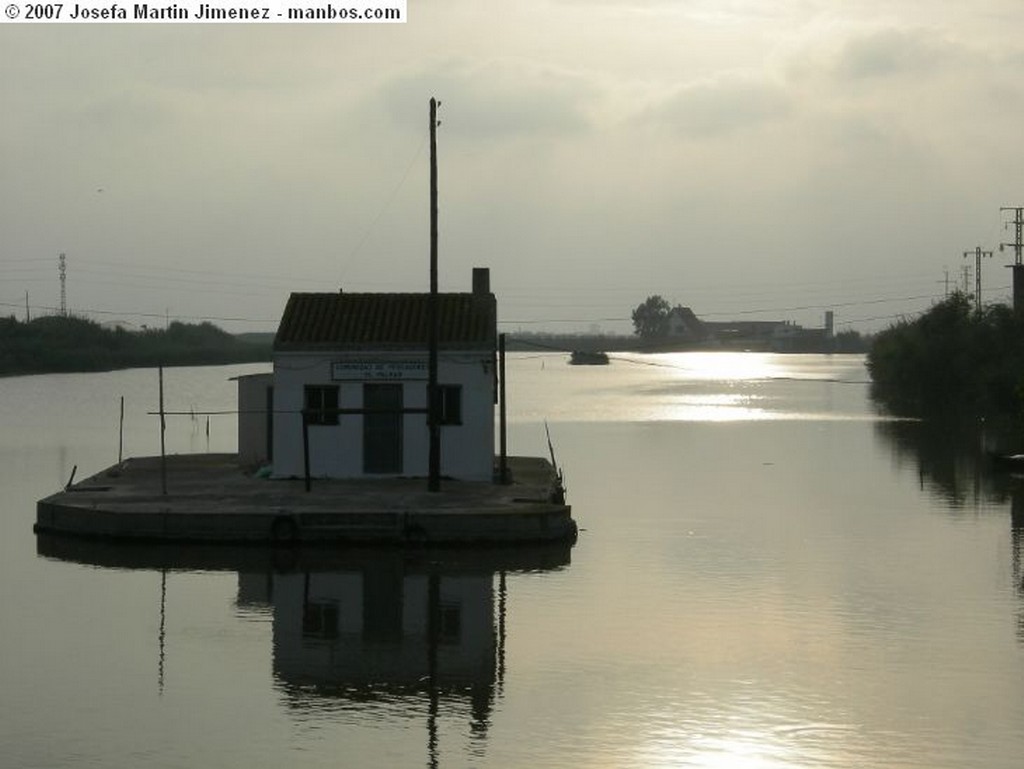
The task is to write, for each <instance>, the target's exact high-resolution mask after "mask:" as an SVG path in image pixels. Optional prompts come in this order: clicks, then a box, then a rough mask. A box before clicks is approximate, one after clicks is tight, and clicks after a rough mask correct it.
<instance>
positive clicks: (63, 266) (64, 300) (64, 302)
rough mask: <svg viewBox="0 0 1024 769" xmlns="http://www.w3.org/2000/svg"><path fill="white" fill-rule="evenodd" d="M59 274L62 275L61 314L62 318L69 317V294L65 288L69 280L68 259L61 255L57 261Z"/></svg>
mask: <svg viewBox="0 0 1024 769" xmlns="http://www.w3.org/2000/svg"><path fill="white" fill-rule="evenodd" d="M57 272H58V273H60V314H61V317H62V318H66V317H67V316H68V294H67V290H66V288H65V285H66V283H67V279H68V266H67V257H66V256H65V255H64V254H63V253H61V255H60V258H59V259H58V260H57Z"/></svg>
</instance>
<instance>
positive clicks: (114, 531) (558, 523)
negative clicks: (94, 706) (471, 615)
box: [35, 454, 576, 545]
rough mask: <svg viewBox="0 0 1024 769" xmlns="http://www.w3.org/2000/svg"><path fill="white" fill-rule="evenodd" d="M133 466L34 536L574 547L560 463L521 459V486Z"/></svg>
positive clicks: (66, 498) (132, 462)
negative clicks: (437, 487) (432, 486)
mask: <svg viewBox="0 0 1024 769" xmlns="http://www.w3.org/2000/svg"><path fill="white" fill-rule="evenodd" d="M166 461H167V494H166V495H164V494H162V493H161V470H160V465H161V461H160V458H159V457H139V458H133V459H128V460H126V461H125V462H123V463H122V464H121V465H119V466H114V467H111V468H108V469H107V470H104V471H103V472H100V473H98V474H97V475H94V476H92V477H91V478H87V479H85V480H83V481H80V482H79V483H76V484H74V485H72V486H70V487H68V488H67V489H65V490H64V491H61V492H58V493H57V494H53V495H51V496H49V497H47V498H45V499H42V500H40V501H39V502H38V503H37V505H36V525H35V531H36V532H37V533H41V534H65V535H77V536H87V537H99V538H112V539H129V540H143V541H145V540H148V541H176V542H233V543H243V542H251V543H256V542H263V543H268V542H269V543H298V542H352V543H374V544H381V543H396V544H399V543H404V544H417V545H449V544H474V543H477V544H482V543H515V542H552V541H567V540H573V539H574V538H575V537H576V523H575V522H574V521H573V519H572V515H571V508H570V507H569V506H568V505H566V504H564V503H561V502H560V501H559V495H558V488H559V487H558V482H557V478H556V475H555V472H554V470H553V468H552V466H551V464H550V463H549V462H548V461H547V460H545V459H542V458H538V457H510V458H509V468H510V471H511V473H510V474H511V477H512V483H510V484H508V485H497V484H490V483H471V482H466V481H454V480H444V481H442V483H441V491H440V492H437V493H430V492H428V491H427V490H426V480H425V479H422V478H409V479H405V478H402V479H383V480H327V479H315V478H314V479H313V482H312V488H311V490H310V491H308V492H307V491H306V490H305V484H304V482H303V480H301V479H296V480H269V479H263V478H259V477H255V476H254V475H252V474H251V473H247V472H246V470H245V468H243V467H242V465H241V464H240V463H239V460H238V457H237V456H236V455H234V454H180V455H172V456H168V457H167V460H166Z"/></svg>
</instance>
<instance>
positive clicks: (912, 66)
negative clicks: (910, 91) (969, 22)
mask: <svg viewBox="0 0 1024 769" xmlns="http://www.w3.org/2000/svg"><path fill="white" fill-rule="evenodd" d="M965 55H966V53H965V51H963V49H961V48H959V47H958V46H956V45H954V44H953V43H951V42H949V41H947V40H945V39H943V38H939V37H936V36H934V35H932V34H931V33H928V32H924V31H918V30H902V29H884V30H879V31H876V32H872V33H870V34H866V35H863V36H861V37H857V38H854V39H852V40H850V41H849V42H848V43H847V44H846V45H845V47H844V48H843V49H842V51H841V52H840V54H839V57H838V59H837V60H836V64H835V69H834V73H835V75H836V77H837V78H839V79H840V80H868V79H873V78H889V77H904V76H907V77H920V76H923V75H931V74H934V73H937V72H939V71H940V70H943V69H945V68H946V67H948V66H950V65H951V64H953V63H955V62H957V61H961V60H963V59H964V58H965Z"/></svg>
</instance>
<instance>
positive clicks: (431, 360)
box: [427, 97, 441, 491]
mask: <svg viewBox="0 0 1024 769" xmlns="http://www.w3.org/2000/svg"><path fill="white" fill-rule="evenodd" d="M437 105H438V102H437V99H435V98H433V97H431V98H430V300H429V303H428V307H429V312H428V316H429V322H430V335H429V338H430V353H429V356H428V363H427V427H428V428H429V430H430V455H429V458H428V465H429V470H428V472H429V476H428V479H427V491H440V490H441V426H440V425H439V424H438V422H439V420H438V413H437V410H438V409H437V407H438V394H439V393H438V387H437V348H438V344H439V339H438V337H439V333H438V322H439V317H438V308H437V304H438V297H437Z"/></svg>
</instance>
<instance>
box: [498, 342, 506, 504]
mask: <svg viewBox="0 0 1024 769" xmlns="http://www.w3.org/2000/svg"><path fill="white" fill-rule="evenodd" d="M498 401H499V406H498V435H499V442H500V447H501V453H500V455H499V457H500V459H499V462H500V464H499V465H498V466H499V468H500V470H499V477H500V478H501V482H502V483H503V484H505V483H508V412H507V410H506V408H505V335H504V334H499V335H498Z"/></svg>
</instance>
